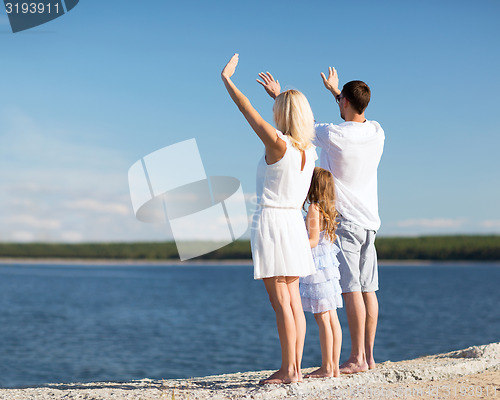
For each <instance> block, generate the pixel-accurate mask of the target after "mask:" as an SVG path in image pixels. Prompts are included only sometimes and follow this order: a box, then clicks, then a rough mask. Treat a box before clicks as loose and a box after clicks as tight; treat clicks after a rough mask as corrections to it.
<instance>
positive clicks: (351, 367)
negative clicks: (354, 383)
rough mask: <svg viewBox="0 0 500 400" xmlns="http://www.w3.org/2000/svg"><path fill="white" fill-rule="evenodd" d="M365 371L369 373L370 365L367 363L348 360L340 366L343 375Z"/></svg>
mask: <svg viewBox="0 0 500 400" xmlns="http://www.w3.org/2000/svg"><path fill="white" fill-rule="evenodd" d="M365 371H368V364H367V363H366V362H363V363H358V362H353V361H349V360H347V361H346V362H345V363H343V364H342V365H341V366H340V373H341V374H356V373H358V372H365Z"/></svg>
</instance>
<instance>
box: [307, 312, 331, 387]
mask: <svg viewBox="0 0 500 400" xmlns="http://www.w3.org/2000/svg"><path fill="white" fill-rule="evenodd" d="M314 319H315V320H316V322H317V324H318V328H319V343H320V345H321V367H320V368H318V369H317V370H316V371H314V372H311V373H310V374H307V375H306V378H327V377H331V376H333V372H334V365H333V332H332V324H331V322H330V312H329V311H325V312H321V313H317V314H314ZM337 369H338V366H337Z"/></svg>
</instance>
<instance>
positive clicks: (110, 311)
mask: <svg viewBox="0 0 500 400" xmlns="http://www.w3.org/2000/svg"><path fill="white" fill-rule="evenodd" d="M379 277H380V290H379V291H378V292H377V293H378V299H379V303H380V315H379V324H378V330H377V336H376V343H375V358H376V361H378V362H383V361H386V360H392V361H399V360H404V359H412V358H415V357H418V356H422V355H426V354H435V353H441V352H447V351H451V350H456V349H462V348H465V347H468V346H473V345H480V344H486V343H490V342H498V341H500V312H499V308H498V304H500V290H499V289H498V287H499V284H500V265H499V264H484V263H476V264H472V263H467V264H463V263H460V264H458V263H447V264H431V265H411V266H408V265H406V266H403V265H381V266H380V270H379ZM338 314H339V317H340V322H341V324H342V330H343V336H344V340H343V344H342V357H341V361H342V360H345V359H347V358H348V356H349V349H350V339H349V329H348V325H347V320H346V316H345V311H344V310H343V309H340V310H338ZM306 316H307V335H306V344H305V349H304V358H303V365H302V366H303V367H304V368H305V367H312V366H319V365H320V364H321V352H320V347H319V338H318V329H317V326H316V323H315V321H314V318H313V317H312V315H311V314H306ZM279 365H280V346H279V340H278V334H277V330H276V322H275V316H274V312H273V310H272V308H271V306H270V303H269V300H268V297H267V294H266V291H265V288H264V285H263V283H262V282H261V281H254V280H253V269H252V267H251V266H229V265H226V266H214V265H198V266H188V265H177V266H168V265H164V266H151V265H127V264H123V265H114V266H111V265H43V264H40V265H35V264H33V265H26V264H18V265H13V264H10V265H0V387H24V386H33V385H41V384H44V383H55V382H68V383H69V382H86V381H127V380H131V379H142V378H154V379H167V378H188V377H194V376H205V375H213V374H224V373H233V372H239V371H251V370H263V369H277V368H279Z"/></svg>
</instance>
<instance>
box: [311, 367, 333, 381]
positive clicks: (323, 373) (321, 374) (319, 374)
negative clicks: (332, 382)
mask: <svg viewBox="0 0 500 400" xmlns="http://www.w3.org/2000/svg"><path fill="white" fill-rule="evenodd" d="M332 376H333V371H332V370H327V369H326V368H323V367H320V368H318V369H317V370H316V371H313V372H311V373H310V374H307V375H306V376H305V378H331V377H332Z"/></svg>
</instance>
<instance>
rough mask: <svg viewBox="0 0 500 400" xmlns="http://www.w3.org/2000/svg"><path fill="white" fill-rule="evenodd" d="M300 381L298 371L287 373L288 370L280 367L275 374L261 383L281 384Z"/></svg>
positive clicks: (260, 383)
mask: <svg viewBox="0 0 500 400" xmlns="http://www.w3.org/2000/svg"><path fill="white" fill-rule="evenodd" d="M298 381H299V375H298V374H297V373H296V372H294V373H287V372H285V371H282V370H281V369H279V370H278V371H276V372H275V373H274V374H272V375H271V376H270V377H269V378H266V379H262V380H261V381H260V382H259V385H266V384H271V385H279V384H280V383H285V384H288V383H293V382H298Z"/></svg>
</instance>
